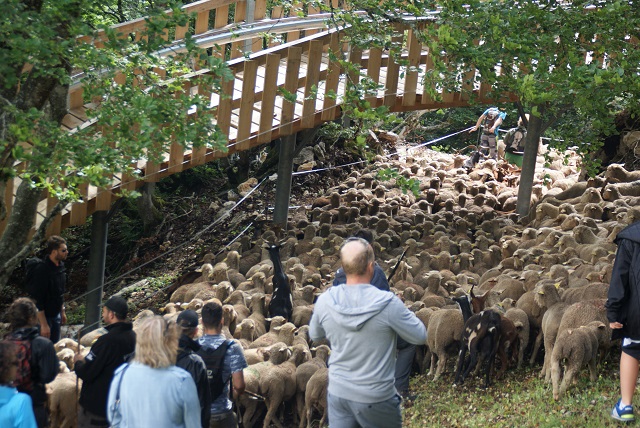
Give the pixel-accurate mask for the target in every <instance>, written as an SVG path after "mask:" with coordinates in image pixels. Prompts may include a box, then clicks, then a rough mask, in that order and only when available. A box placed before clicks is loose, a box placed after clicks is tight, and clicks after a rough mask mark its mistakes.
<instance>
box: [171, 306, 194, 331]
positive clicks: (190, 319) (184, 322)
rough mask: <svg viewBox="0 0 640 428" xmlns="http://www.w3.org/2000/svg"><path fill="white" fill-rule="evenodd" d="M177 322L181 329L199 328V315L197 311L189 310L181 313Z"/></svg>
mask: <svg viewBox="0 0 640 428" xmlns="http://www.w3.org/2000/svg"><path fill="white" fill-rule="evenodd" d="M176 322H177V323H178V325H179V326H180V327H185V328H193V327H197V326H198V314H197V313H196V311H192V310H191V309H187V310H186V311H182V312H180V315H178V319H177V321H176Z"/></svg>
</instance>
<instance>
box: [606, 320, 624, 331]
mask: <svg viewBox="0 0 640 428" xmlns="http://www.w3.org/2000/svg"><path fill="white" fill-rule="evenodd" d="M609 327H611V329H613V330H618V329H620V328H622V324H620V323H619V322H617V321H616V322H610V323H609Z"/></svg>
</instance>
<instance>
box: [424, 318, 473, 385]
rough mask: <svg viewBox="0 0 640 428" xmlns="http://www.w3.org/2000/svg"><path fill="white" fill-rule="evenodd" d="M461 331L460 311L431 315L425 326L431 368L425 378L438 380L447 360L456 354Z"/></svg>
mask: <svg viewBox="0 0 640 428" xmlns="http://www.w3.org/2000/svg"><path fill="white" fill-rule="evenodd" d="M416 315H417V314H416ZM463 330H464V321H463V318H462V312H460V309H441V310H438V311H436V312H434V313H433V314H431V316H430V318H429V324H428V326H427V347H428V348H429V351H430V352H431V366H430V368H429V373H427V376H431V375H433V376H434V377H433V380H438V379H439V378H440V376H441V375H442V373H443V372H444V369H445V366H446V364H447V358H449V357H454V356H456V355H457V354H458V350H459V349H460V341H461V340H462V333H463ZM436 362H437V364H438V367H437V369H436Z"/></svg>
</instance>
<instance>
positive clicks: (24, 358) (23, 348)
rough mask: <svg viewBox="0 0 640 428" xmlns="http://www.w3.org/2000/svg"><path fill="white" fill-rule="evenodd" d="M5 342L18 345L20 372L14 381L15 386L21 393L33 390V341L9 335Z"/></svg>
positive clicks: (17, 355)
mask: <svg viewBox="0 0 640 428" xmlns="http://www.w3.org/2000/svg"><path fill="white" fill-rule="evenodd" d="M5 340H6V341H8V342H11V343H13V344H14V345H16V348H17V349H16V357H17V360H18V371H17V373H16V378H15V380H14V381H13V386H15V387H16V388H18V390H19V391H21V392H30V391H32V390H33V376H32V370H31V340H29V339H22V338H20V337H16V336H13V335H11V334H8V335H7V336H5Z"/></svg>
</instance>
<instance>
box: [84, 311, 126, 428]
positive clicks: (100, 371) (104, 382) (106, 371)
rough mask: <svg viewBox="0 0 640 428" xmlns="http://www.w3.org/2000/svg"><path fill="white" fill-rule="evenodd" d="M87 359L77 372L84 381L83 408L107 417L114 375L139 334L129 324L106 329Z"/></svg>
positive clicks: (121, 323)
mask: <svg viewBox="0 0 640 428" xmlns="http://www.w3.org/2000/svg"><path fill="white" fill-rule="evenodd" d="M105 328H106V329H107V334H105V335H103V336H100V337H99V338H98V340H96V343H94V344H93V346H92V347H91V352H89V354H87V356H86V357H85V359H84V360H80V361H78V362H77V363H76V366H75V371H76V374H77V375H78V377H79V378H80V379H82V391H81V392H80V405H81V406H82V407H83V408H84V409H85V410H88V411H89V412H91V413H94V414H96V415H98V416H102V417H104V418H106V417H107V397H108V395H109V386H110V385H111V379H113V372H114V371H115V370H116V368H118V367H119V366H120V365H122V364H123V363H125V362H126V361H128V360H129V358H130V357H131V356H132V355H133V351H134V350H135V347H136V334H135V333H134V331H133V328H132V325H131V323H129V322H124V321H123V322H117V323H115V324H111V325H108V326H106V327H105Z"/></svg>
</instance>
